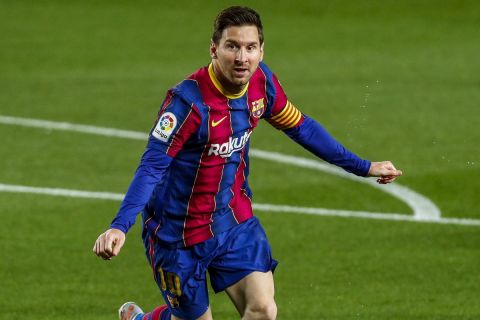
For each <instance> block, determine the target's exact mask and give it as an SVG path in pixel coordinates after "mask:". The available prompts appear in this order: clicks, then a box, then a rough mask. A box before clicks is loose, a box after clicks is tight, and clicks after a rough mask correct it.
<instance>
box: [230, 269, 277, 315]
mask: <svg viewBox="0 0 480 320" xmlns="http://www.w3.org/2000/svg"><path fill="white" fill-rule="evenodd" d="M225 291H226V292H227V294H228V296H229V297H230V299H231V300H232V302H233V304H234V305H235V307H236V308H237V310H238V312H239V313H240V315H241V316H242V317H243V315H244V313H245V310H246V309H247V307H252V306H255V305H260V306H266V305H269V304H271V303H274V295H275V287H274V283H273V274H272V272H271V271H268V272H258V271H255V272H252V273H250V274H249V275H248V276H246V277H245V278H243V279H242V280H240V281H238V282H237V283H235V284H234V285H232V286H230V287H228V288H227V289H226V290H225Z"/></svg>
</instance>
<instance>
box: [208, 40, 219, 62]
mask: <svg viewBox="0 0 480 320" xmlns="http://www.w3.org/2000/svg"><path fill="white" fill-rule="evenodd" d="M210 57H212V59H217V45H216V44H215V42H213V40H211V41H210Z"/></svg>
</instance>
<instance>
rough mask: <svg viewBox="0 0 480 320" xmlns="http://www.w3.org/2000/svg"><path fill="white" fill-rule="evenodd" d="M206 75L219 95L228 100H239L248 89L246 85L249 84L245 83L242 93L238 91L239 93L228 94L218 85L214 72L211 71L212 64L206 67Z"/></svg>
mask: <svg viewBox="0 0 480 320" xmlns="http://www.w3.org/2000/svg"><path fill="white" fill-rule="evenodd" d="M208 75H209V76H210V79H211V80H212V82H213V84H214V86H215V88H217V89H218V91H220V93H221V94H223V95H224V96H225V97H227V98H228V99H238V98H240V97H241V96H243V95H244V94H245V92H247V89H248V85H249V83H250V82H249V83H247V85H246V86H245V88H243V90H242V91H240V92H239V93H228V92H227V91H226V90H225V89H224V88H223V86H222V84H221V83H220V81H218V79H217V77H216V76H215V72H214V71H213V63H210V64H209V65H208Z"/></svg>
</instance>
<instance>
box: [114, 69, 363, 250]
mask: <svg viewBox="0 0 480 320" xmlns="http://www.w3.org/2000/svg"><path fill="white" fill-rule="evenodd" d="M261 119H266V120H267V121H268V122H269V123H270V124H271V125H273V126H274V127H275V128H277V129H280V130H283V131H285V132H286V133H287V134H289V136H290V137H291V138H292V139H294V140H295V141H297V142H298V143H300V144H302V145H303V146H304V147H306V148H307V149H309V150H310V151H312V152H313V153H315V154H317V155H319V156H320V157H322V158H324V159H326V160H327V161H330V162H332V163H335V161H337V162H338V163H335V164H337V165H340V166H342V167H344V168H346V169H347V170H348V171H351V172H354V173H357V174H359V175H365V174H366V172H365V171H366V170H367V171H368V168H367V166H368V167H369V165H370V163H369V162H368V161H367V160H362V159H360V158H358V157H356V156H355V155H353V154H351V153H350V152H349V151H348V150H346V149H343V151H342V150H340V151H341V152H340V153H339V151H338V145H337V144H335V145H333V146H331V147H332V148H334V149H336V150H333V149H332V150H331V151H332V152H333V153H334V154H333V156H332V155H330V154H326V155H325V154H322V152H325V150H326V151H328V152H329V150H328V148H330V147H329V146H327V147H325V146H324V145H321V144H325V141H329V140H328V139H326V140H325V141H311V139H312V138H314V137H315V134H319V139H318V140H320V139H322V140H323V138H324V136H323V135H322V134H325V132H320V131H321V130H320V129H318V128H316V127H315V125H314V124H307V125H305V126H302V123H303V122H307V121H306V119H307V120H309V121H310V120H311V119H309V118H308V117H306V116H305V115H303V114H302V113H301V112H300V111H299V110H298V109H297V108H296V107H295V106H294V105H293V104H291V103H290V102H289V101H288V99H287V96H286V94H285V92H284V91H283V89H282V87H281V85H280V83H279V81H278V80H277V78H276V77H275V75H274V74H273V73H272V72H271V71H270V70H269V68H268V67H267V66H266V65H265V64H264V63H260V65H259V67H258V68H257V70H256V71H255V72H254V74H253V75H252V77H251V78H250V81H249V83H248V84H247V85H246V87H245V88H244V90H243V91H242V92H240V93H238V94H235V95H230V94H227V93H226V92H225V90H224V89H223V87H222V86H221V84H220V82H219V81H218V80H217V79H216V77H215V74H214V72H213V66H212V65H211V64H210V65H209V66H206V67H203V68H201V69H199V70H198V71H196V72H195V73H194V74H192V75H191V76H189V77H188V78H187V79H185V80H183V81H182V82H180V83H179V84H178V85H177V86H175V87H174V88H172V89H170V90H169V91H168V92H167V95H166V98H165V100H164V102H163V103H162V106H161V108H160V111H159V113H158V117H157V120H156V123H155V125H154V128H153V129H152V130H151V132H150V136H149V140H148V144H147V148H146V151H145V153H144V155H143V157H142V161H141V163H140V166H139V168H138V169H137V172H136V175H135V178H134V180H133V182H132V184H131V185H130V188H129V190H128V192H127V195H126V197H125V199H124V201H123V203H122V205H121V207H120V211H119V213H118V214H117V216H116V218H115V219H114V221H113V222H112V225H111V227H112V228H117V229H120V230H122V231H124V232H127V231H128V229H129V228H130V227H131V225H133V223H134V222H135V217H136V215H137V214H138V212H139V211H141V210H143V222H144V227H145V230H146V232H148V233H149V234H150V235H153V236H155V237H156V238H157V239H158V240H159V241H161V242H163V243H166V244H169V245H173V246H176V247H183V246H192V245H195V244H197V243H200V242H203V241H205V240H207V239H209V238H211V237H213V236H214V235H215V234H218V233H220V232H223V231H226V230H228V229H230V228H231V227H233V226H235V225H237V224H240V223H242V222H244V221H246V220H248V219H249V218H251V217H252V216H253V212H252V191H251V189H250V187H249V185H248V174H249V158H248V150H249V140H250V137H251V134H252V132H253V130H254V129H255V128H256V126H257V125H258V122H259V121H260V120H261ZM315 124H316V123H315ZM302 127H303V128H304V129H301V128H302ZM309 130H310V131H309ZM319 130H320V131H319ZM322 130H323V129H322ZM319 144H320V145H321V147H320V148H318V145H319ZM315 148H317V149H319V150H316V149H315ZM319 153H320V154H319ZM337 158H338V159H337ZM332 159H333V161H331V160H332ZM342 161H343V162H345V163H346V164H345V163H343V165H342ZM349 168H350V170H349Z"/></svg>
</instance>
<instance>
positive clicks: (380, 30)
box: [0, 0, 480, 320]
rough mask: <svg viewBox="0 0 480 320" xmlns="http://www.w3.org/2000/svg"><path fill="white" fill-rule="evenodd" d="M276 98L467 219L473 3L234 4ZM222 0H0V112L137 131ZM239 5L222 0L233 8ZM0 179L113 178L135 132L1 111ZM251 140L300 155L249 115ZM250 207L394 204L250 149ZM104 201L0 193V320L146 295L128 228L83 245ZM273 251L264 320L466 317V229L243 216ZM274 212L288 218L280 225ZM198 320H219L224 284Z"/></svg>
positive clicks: (475, 277)
mask: <svg viewBox="0 0 480 320" xmlns="http://www.w3.org/2000/svg"><path fill="white" fill-rule="evenodd" d="M242 3H243V4H245V5H250V6H252V7H254V8H255V9H257V10H258V11H259V12H260V14H261V15H262V19H263V23H264V28H265V41H266V43H265V50H266V52H265V62H266V63H267V64H268V65H269V66H270V67H271V68H272V69H273V70H274V72H275V73H276V74H277V75H278V77H279V78H280V80H281V81H282V84H283V86H284V88H285V90H286V92H287V94H288V95H289V98H290V100H291V101H292V102H293V103H295V105H297V106H298V107H299V108H300V109H301V110H302V111H303V112H305V113H306V114H308V115H310V116H312V117H314V118H315V119H317V120H318V121H320V122H321V123H322V124H323V125H324V126H325V127H326V128H327V129H328V130H329V131H330V132H331V133H332V134H333V135H334V136H335V137H336V138H337V139H338V140H340V141H341V142H343V143H344V144H345V145H346V146H347V147H348V148H350V149H352V150H354V151H355V152H356V153H358V154H359V155H361V156H363V157H365V158H369V159H372V160H384V159H390V160H393V161H394V163H395V164H396V165H397V166H398V167H399V168H400V169H402V170H403V171H404V173H405V176H404V177H402V178H401V179H399V180H398V183H399V184H401V185H403V186H406V187H409V188H411V189H412V190H415V191H416V192H419V193H420V194H422V195H424V196H426V197H428V198H429V199H431V200H432V201H433V202H434V203H435V204H436V205H437V206H438V207H439V208H440V210H441V212H442V216H443V217H448V218H469V219H480V211H479V209H478V208H479V207H480V200H479V199H480V198H479V197H478V191H479V190H480V179H479V177H480V170H479V169H480V149H479V148H478V141H480V130H479V128H480V111H479V109H478V103H479V101H480V90H479V87H480V60H479V59H478V53H479V52H480V41H478V34H479V31H480V29H479V25H480V4H479V3H478V2H477V1H467V0H459V1H454V0H451V1H446V0H441V1H433V0H432V1H427V0H421V1H413V0H412V1H410V0H408V1H393V0H387V1H373V0H371V1H346V0H345V1H299V2H291V1H284V0H281V1H275V2H273V1H257V2H254V1H245V2H242ZM231 4H234V3H233V2H229V1H218V2H205V1H204V2H200V1H198V2H187V1H161V2H160V1H158V2H153V1H136V2H130V1H101V2H100V1H26V0H25V1H10V0H5V1H2V2H0V39H2V41H0V88H1V89H0V116H15V117H28V118H35V119H45V120H52V121H66V122H72V123H80V124H89V125H96V126H104V127H113V128H119V129H126V130H136V131H143V132H146V131H148V130H149V129H150V126H151V125H152V123H153V121H154V119H155V115H156V112H157V108H158V106H159V104H160V102H161V101H162V99H163V95H164V93H165V91H166V90H167V89H168V88H169V87H171V86H173V85H175V84H176V83H178V82H179V81H180V80H181V79H183V77H184V76H186V75H188V74H189V73H191V72H193V71H194V70H196V69H197V68H198V67H200V66H202V65H205V64H207V63H208V62H209V56H208V46H209V38H210V36H211V24H212V21H213V18H214V17H215V14H216V13H217V12H218V11H219V10H220V9H222V8H224V7H226V6H228V5H231ZM235 4H238V3H235ZM0 137H1V138H0V142H1V143H0V184H2V183H3V184H16V185H26V186H38V187H57V188H69V189H79V190H93V191H108V192H117V193H121V192H125V190H126V189H127V187H128V183H129V181H130V179H131V177H132V175H133V172H134V170H135V168H136V165H137V163H138V160H139V158H140V155H141V153H142V150H143V148H144V145H145V143H144V142H142V141H135V140H125V139H119V138H112V137H100V136H94V135H87V134H82V133H74V132H61V131H49V130H45V129H39V128H27V127H19V126H11V125H5V124H0ZM252 147H255V148H257V149H262V150H269V151H276V152H282V153H286V154H289V155H297V156H302V157H310V158H312V157H311V156H310V155H308V154H307V153H306V152H305V151H303V150H302V149H301V148H299V147H298V146H296V145H294V144H293V143H292V142H291V141H289V139H288V138H286V137H285V136H283V135H282V134H281V133H279V132H276V131H275V130H274V129H272V128H271V127H269V126H268V125H267V124H266V123H265V124H262V125H260V127H259V128H258V129H257V130H256V133H255V134H254V135H253V136H252ZM250 181H251V185H252V188H253V191H254V195H255V196H254V197H255V198H254V199H255V201H257V202H259V203H274V204H287V205H296V206H305V207H307V206H308V207H319V208H329V209H345V210H361V211H371V212H398V213H403V214H411V210H410V209H409V207H408V206H407V205H405V203H403V202H401V201H399V200H398V199H396V198H394V197H392V196H389V195H386V194H384V193H382V192H379V191H378V190H375V189H372V188H370V187H368V186H366V185H363V184H359V183H357V182H352V181H347V180H345V179H341V178H339V177H336V176H332V175H328V174H326V173H322V172H317V171H311V170H309V169H302V168H297V167H290V166H288V165H282V164H277V163H271V162H267V161H266V160H260V159H255V158H252V163H251V179H250ZM118 205H119V203H118V202H117V201H108V200H92V199H72V198H61V197H53V196H45V195H32V194H15V193H2V192H0V218H1V219H0V222H1V223H0V252H1V255H0V288H1V289H0V319H24V318H31V319H49V320H50V319H53V320H55V319H82V320H85V319H87V320H88V319H92V320H93V319H96V320H98V319H115V318H116V317H117V316H116V310H117V308H118V306H120V305H121V304H122V303H123V302H125V301H126V300H134V301H137V302H138V303H140V304H141V305H142V307H144V308H145V309H147V310H148V309H150V308H153V307H154V306H155V305H158V304H160V303H161V296H160V294H159V292H158V290H157V288H156V286H155V284H154V282H153V280H152V275H151V271H150V269H149V267H148V264H147V263H146V259H145V257H144V253H143V246H142V243H141V239H140V230H139V227H138V226H135V227H134V228H133V229H132V231H131V233H129V234H128V237H127V238H128V240H127V244H126V246H125V248H124V250H123V251H122V253H121V255H120V257H118V258H115V259H114V260H112V261H110V262H105V261H103V260H101V259H98V258H95V257H94V255H93V254H92V252H91V248H92V246H93V243H94V240H95V239H96V237H97V236H98V234H99V233H101V232H103V231H104V229H105V228H106V227H107V226H108V224H109V222H110V221H111V219H112V218H113V216H114V214H115V213H116V210H117V208H118ZM257 216H258V217H259V218H260V219H261V221H262V223H263V225H264V227H265V229H266V231H267V234H268V236H269V238H270V241H271V244H272V247H273V252H274V255H275V257H276V258H277V259H278V260H279V261H280V264H279V266H278V268H277V271H276V273H275V279H276V300H277V304H278V308H279V316H278V318H279V319H372V320H374V319H375V320H376V319H449V320H450V319H479V318H480V303H479V297H480V268H479V267H480V251H479V250H478V248H479V245H480V228H479V227H478V226H459V225H448V224H446V225H440V224H431V223H412V222H393V221H381V220H366V219H358V218H350V219H347V218H340V217H318V216H307V215H298V214H293V213H272V212H258V213H257ZM292 226H295V227H294V228H292ZM211 301H212V309H213V315H214V318H215V319H237V318H238V316H237V315H236V312H235V310H234V307H233V305H231V303H230V302H229V301H228V298H227V297H226V296H225V295H224V294H219V295H213V294H212V295H211Z"/></svg>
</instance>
